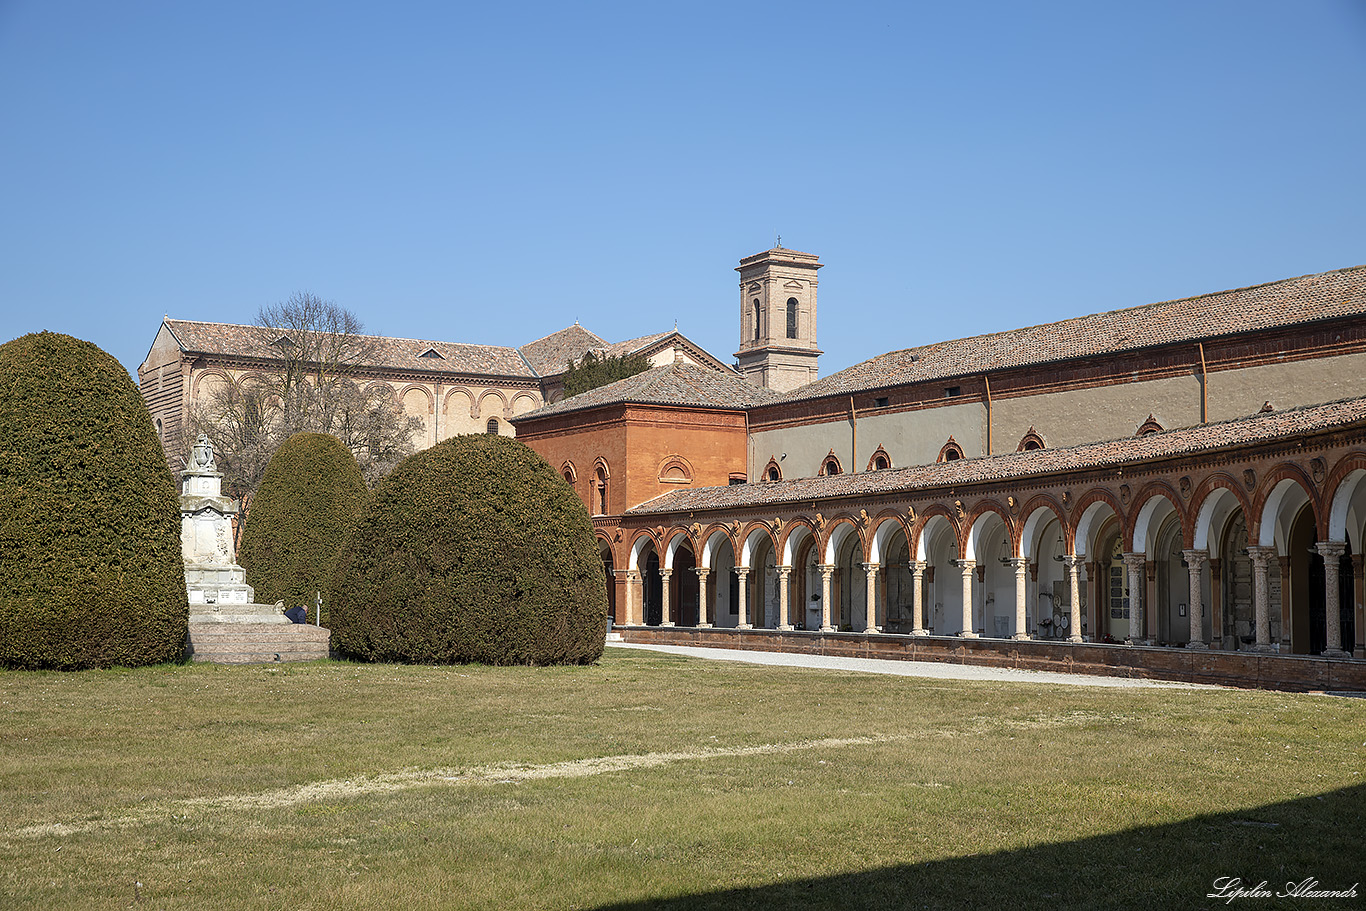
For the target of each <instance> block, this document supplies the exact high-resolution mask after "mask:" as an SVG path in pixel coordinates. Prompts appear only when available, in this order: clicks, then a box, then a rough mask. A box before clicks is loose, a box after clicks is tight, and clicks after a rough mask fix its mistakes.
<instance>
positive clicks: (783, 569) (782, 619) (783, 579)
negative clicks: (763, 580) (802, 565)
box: [773, 566, 792, 630]
mask: <svg viewBox="0 0 1366 911" xmlns="http://www.w3.org/2000/svg"><path fill="white" fill-rule="evenodd" d="M773 570H774V572H776V573H777V574H778V629H780V630H790V629H792V619H791V608H790V607H789V606H788V603H787V602H788V594H789V591H790V589H789V588H788V577H790V576H791V575H792V567H790V566H775V567H773Z"/></svg>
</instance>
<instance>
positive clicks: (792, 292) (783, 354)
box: [735, 247, 821, 392]
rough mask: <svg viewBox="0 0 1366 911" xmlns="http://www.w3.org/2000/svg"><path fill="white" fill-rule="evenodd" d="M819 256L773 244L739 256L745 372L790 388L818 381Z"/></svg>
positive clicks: (768, 384)
mask: <svg viewBox="0 0 1366 911" xmlns="http://www.w3.org/2000/svg"><path fill="white" fill-rule="evenodd" d="M819 260H820V257H818V256H815V255H813V254H811V253H799V252H797V251H796V250H787V249H784V248H783V247H774V248H773V249H772V250H765V251H764V252H763V253H755V254H754V255H753V256H746V257H745V258H744V259H742V260H740V265H739V266H737V267H736V269H735V271H736V272H739V273H740V350H739V351H737V352H735V357H736V358H737V359H738V360H739V362H740V372H741V373H742V374H744V376H745V379H747V380H749V381H750V382H751V383H753V384H754V385H756V386H764V387H766V388H768V389H772V390H773V391H775V392H787V391H789V390H792V389H796V388H797V387H798V386H804V385H806V384H807V383H810V382H812V381H813V380H815V379H816V359H817V358H818V357H820V356H821V352H820V349H818V348H817V347H816V270H817V269H819V268H820V267H821V263H820V262H819Z"/></svg>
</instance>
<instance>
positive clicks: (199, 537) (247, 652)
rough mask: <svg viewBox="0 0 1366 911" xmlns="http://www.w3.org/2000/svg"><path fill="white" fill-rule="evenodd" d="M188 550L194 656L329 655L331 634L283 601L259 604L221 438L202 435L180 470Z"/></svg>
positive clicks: (230, 659) (264, 658) (224, 659)
mask: <svg viewBox="0 0 1366 911" xmlns="http://www.w3.org/2000/svg"><path fill="white" fill-rule="evenodd" d="M180 478H181V493H180V552H181V556H182V557H183V558H184V560H185V585H186V588H187V589H188V593H189V598H190V635H189V639H190V641H189V654H190V656H191V657H192V658H194V659H195V660H196V661H214V662H218V663H225V664H243V663H251V662H268V661H309V660H313V659H315V658H326V657H327V656H328V644H329V641H330V638H331V633H330V632H329V631H328V630H325V629H322V628H321V627H318V626H310V625H308V624H295V623H291V622H290V621H289V618H287V617H286V616H285V615H284V607H283V605H276V604H256V603H255V592H254V591H253V589H252V587H251V586H250V585H248V584H247V579H246V570H245V569H243V568H242V567H241V566H238V565H237V563H236V553H235V552H234V547H233V536H232V519H233V516H234V515H235V514H236V513H237V504H236V503H235V502H234V501H233V499H232V498H231V497H225V496H223V475H222V473H221V472H219V471H218V466H217V464H216V463H215V462H214V457H213V444H212V443H210V442H209V439H208V437H206V436H204V435H203V434H200V436H199V439H198V440H197V441H196V442H195V444H194V449H193V450H192V451H191V453H190V459H189V461H188V462H187V463H186V466H185V470H184V471H182V472H181V473H180Z"/></svg>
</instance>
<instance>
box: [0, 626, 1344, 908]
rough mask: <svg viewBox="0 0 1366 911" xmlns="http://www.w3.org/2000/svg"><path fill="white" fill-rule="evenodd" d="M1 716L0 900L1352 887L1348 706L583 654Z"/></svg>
mask: <svg viewBox="0 0 1366 911" xmlns="http://www.w3.org/2000/svg"><path fill="white" fill-rule="evenodd" d="M0 712H2V713H3V714H2V715H0V717H3V719H4V721H3V729H0V735H3V747H0V907H5V908H25V909H28V908H35V909H43V908H62V909H66V908H126V907H140V908H144V907H145V908H281V909H285V908H291V909H292V908H326V909H341V908H404V909H407V908H417V909H424V908H481V909H482V908H602V907H611V908H666V909H678V911H682V909H690V908H699V907H700V908H709V907H711V908H730V907H746V908H788V907H799V908H849V907H855V908H861V907H870V908H877V907H886V908H921V907H925V908H957V907H962V908H1021V907H1023V908H1030V907H1046V908H1050V909H1059V908H1100V907H1113V908H1182V907H1191V908H1199V907H1215V906H1217V907H1223V906H1225V905H1224V902H1219V901H1212V900H1210V899H1207V898H1205V895H1206V894H1207V893H1209V892H1210V891H1211V890H1212V888H1213V886H1212V884H1213V882H1214V880H1215V879H1217V878H1219V877H1230V876H1234V877H1241V878H1242V880H1243V882H1244V885H1245V886H1255V885H1257V884H1258V883H1260V882H1261V881H1263V880H1265V881H1267V882H1268V887H1267V888H1268V889H1270V890H1272V891H1273V892H1274V891H1278V890H1282V889H1284V887H1285V884H1286V883H1287V882H1292V881H1293V882H1300V881H1301V880H1303V879H1305V878H1307V877H1312V878H1314V879H1316V880H1318V881H1319V883H1320V886H1319V887H1318V888H1320V889H1326V888H1338V889H1341V888H1346V887H1349V886H1351V885H1353V884H1354V883H1360V882H1361V881H1363V880H1366V782H1363V772H1364V771H1366V743H1364V742H1363V741H1366V700H1355V699H1341V698H1334V697H1326V696H1305V695H1287V694H1279V693H1261V692H1236V691H1209V690H1202V691H1187V690H1171V689H1163V690H1150V689H1145V690H1115V689H1099V688H1089V687H1061V686H1057V687H1049V686H1038V685H1032V684H1009V685H1008V684H1001V683H979V682H958V681H953V682H949V681H933V680H920V679H914V678H901V677H882V676H872V675H858V674H852V673H838V672H830V671H809V670H797V669H783V668H773V667H756V666H749V665H741V664H733V663H730V662H704V661H700V660H693V659H683V658H675V657H671V656H664V655H659V654H654V653H645V652H636V651H627V650H623V649H609V650H608V651H607V654H606V656H605V657H604V658H603V661H602V662H601V664H599V665H597V666H594V667H576V668H549V669H531V668H482V667H455V668H431V667H403V666H361V665H352V664H342V663H320V664H316V665H298V666H280V665H276V666H267V667H260V666H258V667H220V666H213V665H195V666H186V667H158V668H148V669H142V670H136V671H97V672H85V673H77V674H57V673H16V672H6V673H0ZM138 884H140V885H138ZM1357 892H1358V894H1360V895H1362V896H1366V889H1363V888H1362V886H1361V885H1360V884H1358V886H1357ZM1363 900H1366V899H1358V900H1356V901H1346V902H1339V901H1310V902H1308V905H1309V906H1310V907H1341V906H1349V905H1356V904H1358V903H1359V902H1361V901H1363ZM1306 901H1307V900H1306V899H1298V900H1294V899H1286V900H1284V901H1280V900H1276V899H1265V900H1250V899H1249V900H1243V901H1236V902H1234V906H1235V907H1238V906H1242V907H1248V906H1251V907H1254V908H1257V909H1264V908H1273V907H1301V908H1302V907H1305V906H1306V904H1305V903H1306Z"/></svg>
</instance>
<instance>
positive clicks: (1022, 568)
mask: <svg viewBox="0 0 1366 911" xmlns="http://www.w3.org/2000/svg"><path fill="white" fill-rule="evenodd" d="M1006 563H1007V565H1009V566H1010V567H1011V568H1012V569H1013V570H1015V573H1016V575H1022V574H1024V573H1026V572H1028V571H1029V558H1028V557H1006Z"/></svg>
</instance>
